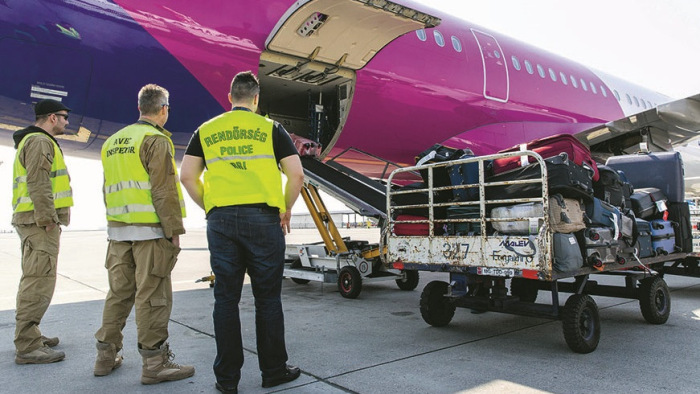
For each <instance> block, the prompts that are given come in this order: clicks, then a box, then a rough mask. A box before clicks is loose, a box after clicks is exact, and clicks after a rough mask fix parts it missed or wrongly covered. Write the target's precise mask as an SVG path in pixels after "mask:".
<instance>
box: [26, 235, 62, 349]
mask: <svg viewBox="0 0 700 394" xmlns="http://www.w3.org/2000/svg"><path fill="white" fill-rule="evenodd" d="M15 229H16V230H17V234H18V235H19V238H20V241H21V244H22V278H21V279H20V280H19V289H18V290H17V312H16V314H15V320H16V326H15V348H16V350H17V353H27V352H31V351H33V350H36V349H38V348H40V347H42V346H43V344H42V342H41V330H39V323H41V319H42V318H43V317H44V313H46V310H47V309H48V307H49V304H50V303H51V298H52V297H53V292H54V289H55V288H56V272H57V271H56V262H57V260H58V246H59V239H60V238H61V227H60V226H56V227H55V228H54V229H53V230H51V231H48V232H47V231H46V229H45V228H44V227H39V226H37V225H34V224H26V225H25V224H22V225H16V226H15Z"/></svg>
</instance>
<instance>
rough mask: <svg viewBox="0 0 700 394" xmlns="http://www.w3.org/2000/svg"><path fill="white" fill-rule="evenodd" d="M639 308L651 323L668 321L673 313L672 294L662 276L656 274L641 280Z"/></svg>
mask: <svg viewBox="0 0 700 394" xmlns="http://www.w3.org/2000/svg"><path fill="white" fill-rule="evenodd" d="M639 308H640V309H641V310H642V316H644V319H645V320H646V321H648V322H649V323H651V324H664V323H666V320H668V316H669V315H670V314H671V294H670V293H669V291H668V286H666V282H665V281H664V280H663V279H662V278H660V277H658V276H654V277H651V278H646V279H642V280H641V281H640V282H639Z"/></svg>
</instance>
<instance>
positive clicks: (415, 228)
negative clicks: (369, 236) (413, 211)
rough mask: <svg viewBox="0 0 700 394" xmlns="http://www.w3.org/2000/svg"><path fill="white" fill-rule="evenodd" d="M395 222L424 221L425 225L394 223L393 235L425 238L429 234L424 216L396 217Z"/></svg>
mask: <svg viewBox="0 0 700 394" xmlns="http://www.w3.org/2000/svg"><path fill="white" fill-rule="evenodd" d="M396 220H425V221H426V223H394V231H393V232H394V234H395V235H411V236H421V235H424V236H427V235H429V233H430V227H429V225H428V223H427V220H428V218H427V217H425V216H416V215H398V216H396Z"/></svg>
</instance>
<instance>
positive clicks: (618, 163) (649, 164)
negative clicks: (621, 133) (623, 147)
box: [605, 152, 685, 202]
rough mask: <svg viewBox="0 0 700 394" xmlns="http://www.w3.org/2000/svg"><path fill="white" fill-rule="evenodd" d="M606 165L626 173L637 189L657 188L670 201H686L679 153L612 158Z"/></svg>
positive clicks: (643, 154)
mask: <svg viewBox="0 0 700 394" xmlns="http://www.w3.org/2000/svg"><path fill="white" fill-rule="evenodd" d="M605 164H606V165H607V166H609V167H612V168H614V169H616V170H622V171H624V172H625V175H626V176H627V179H628V180H629V182H630V183H632V184H633V185H634V187H635V188H645V187H655V188H657V189H659V190H661V191H662V192H663V193H664V195H666V197H668V201H673V202H683V201H685V182H684V179H683V173H684V171H683V159H682V158H681V154H680V153H678V152H654V153H640V154H636V155H623V156H612V157H610V158H609V159H608V160H607V162H606V163H605Z"/></svg>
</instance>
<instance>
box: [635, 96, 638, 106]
mask: <svg viewBox="0 0 700 394" xmlns="http://www.w3.org/2000/svg"><path fill="white" fill-rule="evenodd" d="M634 104H636V105H637V107H639V100H637V96H634Z"/></svg>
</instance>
